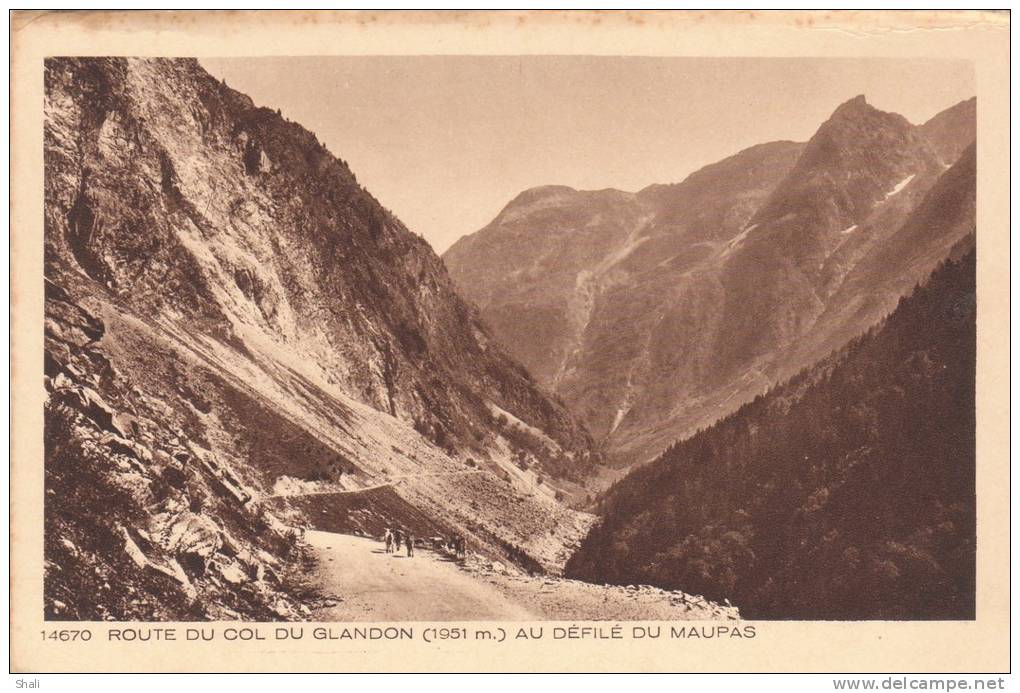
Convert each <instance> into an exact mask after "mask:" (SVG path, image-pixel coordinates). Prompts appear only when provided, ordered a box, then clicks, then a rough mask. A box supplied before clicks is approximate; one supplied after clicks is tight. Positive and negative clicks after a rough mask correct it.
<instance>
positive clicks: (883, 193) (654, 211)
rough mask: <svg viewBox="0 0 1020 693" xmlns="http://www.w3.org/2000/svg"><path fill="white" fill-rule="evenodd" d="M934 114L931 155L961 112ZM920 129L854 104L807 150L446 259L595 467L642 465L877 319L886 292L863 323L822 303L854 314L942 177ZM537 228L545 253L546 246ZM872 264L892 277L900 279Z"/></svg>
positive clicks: (456, 249) (703, 172) (562, 213)
mask: <svg viewBox="0 0 1020 693" xmlns="http://www.w3.org/2000/svg"><path fill="white" fill-rule="evenodd" d="M947 112H953V113H955V114H956V115H955V116H954V117H948V116H945V115H943V117H941V118H940V117H939V116H936V117H935V118H933V119H932V120H931V121H929V122H935V123H942V124H943V125H942V126H940V129H939V133H940V134H939V137H940V138H941V140H942V141H944V142H950V141H953V140H954V138H955V139H959V138H965V137H968V136H969V133H970V132H971V130H970V129H968V128H967V127H965V125H966V123H963V121H964V120H965V118H961V117H959V116H960V114H963V115H966V108H957V107H954V108H952V109H948V111H947ZM944 113H945V112H944ZM961 123H963V124H961ZM921 128H922V126H914V125H912V124H910V123H909V122H908V121H907V120H906V119H905V118H903V117H902V116H900V115H898V114H893V113H887V112H883V111H880V110H878V109H876V108H874V107H872V106H871V105H870V104H868V103H867V100H866V99H865V98H864V97H863V96H859V97H855V98H853V99H850V100H848V101H846V102H844V103H843V104H841V105H840V106H839V107H838V108H837V109H835V111H834V112H833V114H832V115H831V116H830V117H829V118H828V119H827V120H826V121H825V123H823V124H822V125H821V126H820V127H819V129H818V131H817V132H816V134H815V136H813V137H812V138H811V140H809V142H808V143H805V144H798V143H792V142H782V141H778V142H771V143H765V144H761V145H757V146H755V147H750V148H748V149H745V150H743V151H741V152H739V153H737V154H736V155H734V156H732V157H728V158H727V159H724V160H722V161H720V162H717V163H715V164H710V165H708V166H706V167H703V168H702V169H700V170H699V171H696V172H694V173H692V174H690V175H689V176H687V178H685V179H684V180H683V181H682V182H680V183H675V184H665V185H652V186H648V187H646V188H645V189H643V190H642V191H639V192H638V193H636V194H635V197H634V198H632V201H628V202H625V203H620V204H616V205H615V207H614V214H613V216H612V217H608V221H607V217H606V216H605V214H604V213H602V212H604V210H603V209H602V208H600V209H599V212H598V213H597V212H595V211H593V210H592V209H585V208H583V204H584V203H583V201H579V199H574V200H573V201H571V202H570V203H565V204H563V205H561V206H560V207H555V206H548V205H547V206H545V207H544V208H543V209H542V210H541V212H540V213H537V214H536V215H534V216H533V217H529V216H528V215H519V216H518V217H516V218H514V219H513V220H512V222H510V223H506V222H505V221H504V220H502V219H500V218H499V217H497V218H496V219H494V220H493V222H492V223H490V224H489V225H488V226H486V227H485V228H483V229H482V230H481V231H479V232H477V233H475V234H471V235H469V236H466V237H464V238H462V239H461V240H460V241H458V242H457V243H456V244H454V246H452V247H451V248H450V250H448V251H447V252H446V253H444V255H443V259H444V262H445V263H446V264H447V266H448V267H449V268H450V272H451V276H452V277H453V279H454V281H455V283H456V285H457V286H458V289H459V290H460V291H461V293H462V294H463V295H465V296H466V297H467V298H468V299H470V300H472V301H474V302H476V304H477V305H478V307H479V309H480V311H481V314H482V317H483V319H484V320H485V321H486V322H487V323H488V324H489V325H490V327H491V328H492V329H493V331H494V334H495V335H496V336H497V337H498V338H499V339H500V340H501V341H503V343H504V344H506V345H507V347H508V349H509V350H510V351H511V353H513V354H514V355H515V356H516V357H517V358H518V359H520V360H521V361H522V362H523V363H524V364H525V365H526V366H527V367H528V368H529V370H531V371H532V372H533V373H534V374H535V375H536V376H537V377H538V379H539V380H540V381H541V382H543V383H545V384H546V385H547V386H549V387H551V388H553V389H554V390H555V391H556V392H557V393H558V394H559V395H560V396H561V397H562V398H563V399H564V401H565V402H566V403H567V405H568V407H569V408H570V409H571V410H572V411H573V412H574V413H575V415H577V416H578V417H579V418H580V419H581V420H582V421H583V422H584V423H585V424H586V426H587V428H588V429H589V430H590V431H591V432H592V434H593V435H594V436H595V438H596V440H597V441H599V442H600V444H602V445H603V446H604V447H605V450H606V452H607V453H608V454H610V455H611V456H615V457H616V458H617V459H618V461H619V463H620V464H623V465H627V464H630V463H633V462H639V461H643V460H647V459H649V458H650V457H653V456H654V455H655V454H656V453H657V452H658V451H661V449H663V448H664V447H665V446H666V445H668V444H669V443H670V442H671V441H672V440H675V439H677V438H679V437H682V436H683V435H685V434H688V433H690V432H692V431H693V430H695V429H696V428H698V427H700V426H704V425H707V424H708V423H710V422H711V421H713V420H715V419H716V418H718V417H719V416H720V415H722V414H724V413H725V412H726V411H728V410H729V408H731V407H734V406H736V405H738V404H739V403H740V402H742V401H746V400H748V399H750V398H752V397H753V396H754V395H755V394H758V393H760V392H762V391H763V390H764V389H765V388H767V387H768V386H769V385H770V384H774V383H776V382H778V381H779V380H781V379H782V377H784V376H788V375H789V374H790V372H791V370H792V371H794V372H795V371H796V370H797V368H799V367H803V366H805V365H807V364H809V363H811V362H812V361H813V360H814V359H816V358H819V357H820V356H821V355H822V354H824V353H826V352H827V351H828V350H830V349H832V348H835V347H836V346H838V344H835V343H833V340H835V339H838V338H844V337H845V338H846V339H849V338H850V336H852V334H855V333H856V332H859V331H860V330H861V329H864V328H866V327H867V326H868V325H870V324H871V322H873V321H874V320H877V319H878V318H879V317H880V316H881V314H882V313H883V311H887V310H888V309H889V308H890V307H891V306H890V301H892V302H895V299H896V298H897V297H898V295H899V294H897V295H896V296H891V295H889V294H888V293H882V294H881V297H880V300H879V303H881V305H880V306H873V307H872V308H869V309H868V310H867V311H865V312H862V313H860V314H847V313H845V312H841V311H839V310H835V308H836V307H835V306H830V305H828V303H829V302H831V301H840V302H845V303H846V304H847V305H849V304H851V303H856V302H858V300H859V298H858V296H856V295H855V296H845V295H844V294H846V288H845V287H844V288H843V289H841V287H843V284H844V282H847V281H851V279H852V277H853V276H855V275H854V274H853V269H854V267H855V266H856V264H857V263H858V262H861V261H862V258H865V257H873V256H874V249H875V248H877V247H880V246H881V245H882V244H883V243H884V242H886V241H887V240H888V239H890V238H893V237H895V235H896V233H897V232H898V230H899V228H900V227H901V225H902V224H903V223H904V221H905V220H906V219H907V217H908V216H909V215H910V213H911V211H912V210H913V208H914V207H915V206H916V205H917V204H919V203H920V202H921V200H922V198H923V196H924V195H925V193H926V192H927V191H928V190H929V189H931V188H932V187H933V186H934V185H935V183H936V181H937V180H938V179H939V178H940V176H941V175H942V174H943V172H944V171H946V170H947V168H948V167H946V166H945V165H944V164H943V163H942V161H941V157H940V154H939V153H938V151H937V150H936V146H935V145H934V144H932V143H931V142H929V141H928V140H927V138H926V135H925V134H924V131H923V130H922V129H921ZM968 143H969V142H968ZM940 146H942V145H940ZM965 146H966V145H965V144H964V145H963V146H962V147H960V151H961V152H963V150H964V147H965ZM942 150H943V151H945V146H942ZM592 204H593V205H594V204H602V205H607V204H609V202H607V201H605V200H598V201H597V202H592ZM600 213H602V214H601V216H600ZM550 224H556V235H555V237H556V239H557V242H558V246H552V245H551V244H550V243H549V242H548V241H547V240H543V237H544V236H546V235H547V234H548V229H549V227H550ZM599 224H601V225H602V226H603V227H605V228H603V229H601V232H600V233H593V231H592V229H593V228H595V229H598V228H599ZM968 230H969V229H964V228H962V227H961V228H959V229H957V230H956V231H954V232H953V233H956V234H957V236H959V235H961V234H963V233H966V232H967V231H968ZM511 239H512V240H511ZM921 240H922V241H923V242H925V243H927V242H928V241H927V240H923V237H921ZM955 240H956V239H951V240H948V239H947V240H945V241H944V240H943V239H941V238H940V239H936V240H932V241H931V249H930V252H925V251H922V252H921V253H920V255H921V256H924V257H925V262H926V263H929V264H927V265H926V266H923V267H921V266H911V267H910V269H909V272H907V273H906V275H905V276H909V277H910V278H912V279H917V278H919V277H920V276H924V275H925V273H926V272H927V271H930V270H931V268H932V267H933V266H934V264H935V263H937V262H938V261H939V260H940V259H942V257H943V256H941V255H938V252H941V251H942V250H946V249H947V248H948V246H949V245H951V244H952V242H953V241H955ZM947 244H948V245H947ZM582 245H583V246H585V248H586V249H587V250H586V256H585V254H582V253H580V252H579V251H577V250H576V248H575V246H582ZM567 246H570V247H567ZM911 257H912V258H914V259H912V260H910V263H916V262H917V261H918V260H917V259H916V257H917V256H916V255H911ZM886 261H887V265H886V267H885V268H884V270H883V271H884V272H885V273H886V274H887V275H888V276H889V277H895V276H897V275H898V274H900V273H901V270H903V269H905V267H898V266H897V264H896V263H897V262H898V261H897V260H896V259H895V258H892V259H889V258H888V257H887V258H886ZM873 270H874V266H873ZM881 281H882V283H883V285H884V284H887V283H888V282H886V281H885V280H884V279H882V280H881ZM893 284H895V285H896V286H897V287H899V290H901V291H902V290H904V287H903V282H899V283H897V282H892V284H889V286H892V285H893ZM906 288H909V286H907V287H906ZM862 290H864V289H858V291H862ZM841 291H842V293H841ZM883 291H885V290H883ZM833 314H838V315H840V316H841V318H840V319H841V320H844V321H847V322H848V324H847V325H831V324H830V325H827V326H826V327H825V330H828V331H827V332H824V333H823V332H819V334H818V335H817V341H818V342H819V344H818V345H814V344H808V345H807V346H806V347H804V348H802V346H801V344H800V343H801V342H804V341H805V335H806V336H807V341H808V342H812V341H814V340H815V338H814V337H812V336H811V335H812V334H814V333H813V332H812V326H813V325H814V324H815V323H816V322H817V321H818V320H821V319H822V316H823V315H833ZM826 320H828V318H826ZM832 335H838V337H837V336H832ZM808 352H810V356H808V355H806V354H807V353H808ZM784 355H785V356H792V357H793V358H794V360H795V361H796V363H790V364H788V365H784V364H783V363H782V359H783V358H784Z"/></svg>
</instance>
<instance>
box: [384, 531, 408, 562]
mask: <svg viewBox="0 0 1020 693" xmlns="http://www.w3.org/2000/svg"><path fill="white" fill-rule="evenodd" d="M383 541H384V542H385V543H386V553H396V552H398V551H400V544H401V543H403V544H404V545H405V546H406V547H407V557H408V558H414V535H413V534H411V533H410V532H408V531H405V530H402V529H390V528H389V527H387V528H386V534H385V535H383Z"/></svg>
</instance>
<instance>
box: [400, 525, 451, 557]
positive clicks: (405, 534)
mask: <svg viewBox="0 0 1020 693" xmlns="http://www.w3.org/2000/svg"><path fill="white" fill-rule="evenodd" d="M414 542H415V539H414V535H413V534H411V532H409V531H407V530H405V529H399V528H397V529H392V528H390V527H387V528H386V531H385V532H384V533H383V543H384V544H385V545H386V553H398V552H399V551H400V547H401V545H403V546H404V547H405V548H406V549H407V557H408V558H413V557H414ZM423 545H424V544H423ZM432 548H433V549H435V550H436V551H446V552H448V553H452V554H453V555H454V556H456V557H457V558H464V557H465V556H466V555H467V542H465V541H464V537H462V536H461V535H459V534H455V535H453V536H451V537H433V538H432Z"/></svg>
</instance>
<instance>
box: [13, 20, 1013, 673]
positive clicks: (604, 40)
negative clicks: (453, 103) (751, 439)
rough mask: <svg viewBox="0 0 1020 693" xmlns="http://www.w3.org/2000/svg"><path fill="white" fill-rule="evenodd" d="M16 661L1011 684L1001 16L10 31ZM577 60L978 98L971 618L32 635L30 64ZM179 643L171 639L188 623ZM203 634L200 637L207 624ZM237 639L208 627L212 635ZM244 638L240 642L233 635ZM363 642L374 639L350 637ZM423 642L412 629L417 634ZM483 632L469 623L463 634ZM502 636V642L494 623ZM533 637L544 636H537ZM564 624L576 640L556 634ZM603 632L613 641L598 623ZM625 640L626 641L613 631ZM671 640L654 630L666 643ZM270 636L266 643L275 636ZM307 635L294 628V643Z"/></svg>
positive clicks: (36, 252)
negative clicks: (921, 87) (126, 639)
mask: <svg viewBox="0 0 1020 693" xmlns="http://www.w3.org/2000/svg"><path fill="white" fill-rule="evenodd" d="M11 27H12V28H11V31H12V36H11V57H12V66H11V109H12V110H11V116H12V124H11V137H12V154H11V179H12V182H11V215H12V216H11V220H12V233H11V269H12V279H11V315H12V334H11V366H12V371H13V383H12V395H13V403H12V407H11V411H12V436H11V465H12V477H11V544H12V548H11V566H12V574H11V642H12V650H11V654H12V660H11V666H12V667H13V670H14V671H19V672H30V671H153V670H160V671H221V670H238V671H333V670H340V671H373V670H375V671H378V670H383V671H391V672H392V671H564V670H568V671H782V672H794V671H841V672H854V671H910V672H920V671H924V672H976V671H998V672H1001V671H1006V670H1008V668H1009V605H1010V592H1009V575H1010V566H1009V484H1008V478H1009V437H1008V436H1009V429H1008V426H1009V405H1008V402H1009V400H1008V396H1009V394H1008V392H1009V391H1008V387H1009V385H1008V383H1009V378H1008V374H1009V352H1008V346H1009V333H1008V327H1009V292H1008V283H1009V252H1008V245H1009V197H1008V195H1009V147H1008V143H1009V15H1008V13H1005V12H1001V13H989V12H983V13H977V12H974V13H961V12H885V13H876V12H867V13H857V12H815V13H807V12H714V13H705V12H634V13H625V12H566V13H560V12H494V13H490V12H443V13H434V12H391V13H383V14H379V13H326V12H294V13H290V12H215V13H206V12H183V11H182V12H163V13H156V12H134V13H101V12H81V13H76V14H68V13H37V12H31V13H29V12H22V13H16V14H15V15H14V17H13V19H12V24H11ZM344 54H348V55H380V54H403V55H422V54H448V55H456V54H462V55H463V54H474V55H484V54H491V55H522V54H560V55H564V54H590V55H646V56H741V57H747V56H762V57H765V56H775V57H780V56H781V57H813V56H840V57H865V56H881V57H885V58H896V57H940V58H956V59H967V60H970V61H972V62H973V64H974V68H975V71H976V76H977V94H978V103H979V106H978V131H979V133H980V135H979V137H978V209H977V220H978V221H977V227H978V237H979V240H978V243H977V245H978V248H979V250H978V375H977V403H978V404H977V414H978V430H977V494H978V554H977V577H978V594H977V619H976V620H975V621H973V622H951V623H949V622H947V623H940V622H895V623H893V622H856V623H839V622H756V623H755V624H754V625H755V627H756V630H757V637H755V638H754V639H751V640H746V639H732V640H731V639H721V640H720V639H710V640H690V639H682V640H670V639H666V638H663V639H659V640H631V639H629V638H628V639H624V640H619V641H595V640H573V641H570V640H553V639H551V638H549V637H548V636H547V637H546V638H545V639H543V640H541V641H538V642H525V641H517V642H514V641H512V640H508V641H506V642H504V643H501V644H494V643H490V642H481V643H478V642H463V641H461V642H447V643H443V644H433V645H428V644H425V643H424V642H422V641H421V640H420V639H419V638H417V637H416V639H415V641H413V642H400V641H375V642H365V641H355V642H351V641H346V643H344V644H337V641H333V642H329V641H319V642H316V641H313V640H310V639H308V638H307V637H306V638H305V639H304V640H302V641H301V642H300V643H287V642H274V641H273V640H272V639H270V640H268V641H265V642H223V641H222V640H221V641H218V642H216V643H193V642H192V643H189V642H185V641H183V639H181V640H178V641H176V642H165V643H159V642H149V643H137V642H136V643H119V644H118V643H109V642H106V641H105V639H106V630H105V628H106V626H107V625H109V624H98V623H97V624H74V625H73V626H72V627H89V626H91V627H92V631H93V639H92V641H91V642H88V643H61V642H54V641H52V640H45V639H43V638H42V636H41V631H42V630H43V629H44V628H52V627H53V626H54V625H59V624H54V623H53V622H49V623H45V622H44V621H43V620H42V616H43V610H42V575H43V568H42V554H43V542H42V538H43V537H42V528H43V468H42V459H43V456H42V420H43V419H42V412H43V400H44V397H45V391H44V388H43V381H42V378H41V374H42V372H43V365H42V359H43V348H42V337H43V326H42V322H43V291H42V288H43V282H42V271H43V258H42V248H43V243H42V239H43V223H42V221H43V220H42V209H43V181H42V176H43V160H42V159H43V149H42V132H43V114H42V108H43V82H42V75H43V59H44V58H45V57H46V56H70V55H75V56H86V55H125V56H130V55H144V56H199V57H201V56H247V55H344ZM153 625H158V626H163V627H173V626H176V627H177V628H178V630H179V631H183V628H185V627H187V626H189V625H191V626H195V625H199V624H153ZM204 625H206V626H207V627H208V626H209V624H204ZM229 625H236V624H218V629H219V630H221V631H222V629H223V628H224V627H226V626H229ZM247 625H250V624H247ZM363 625H368V624H363ZM427 625H428V624H417V623H416V624H413V626H414V627H415V630H416V635H417V632H418V631H420V630H421V629H422V628H424V627H426V626H427ZM473 625H476V626H481V625H482V624H473ZM499 625H502V626H503V627H504V628H506V629H508V630H509V629H511V628H514V626H515V625H516V624H508V623H503V624H499ZM543 625H545V626H546V629H547V631H548V630H549V628H551V627H552V626H553V625H556V624H554V623H551V622H545V623H544V624H543ZM561 625H571V624H561ZM605 625H612V624H608V623H607V624H605ZM623 625H624V630H625V631H626V632H627V633H629V632H630V628H631V627H632V626H633V625H640V624H633V623H625V624H623ZM660 625H665V624H660ZM272 628H273V626H272V625H269V624H266V625H264V627H263V630H264V631H266V632H271V631H272ZM307 630H308V628H306V631H307Z"/></svg>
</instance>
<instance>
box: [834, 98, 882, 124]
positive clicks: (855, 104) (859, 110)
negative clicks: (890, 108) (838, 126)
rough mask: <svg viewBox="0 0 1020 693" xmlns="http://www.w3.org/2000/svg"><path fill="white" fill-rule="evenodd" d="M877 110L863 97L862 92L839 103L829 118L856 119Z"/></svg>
mask: <svg viewBox="0 0 1020 693" xmlns="http://www.w3.org/2000/svg"><path fill="white" fill-rule="evenodd" d="M877 112H879V111H878V109H876V108H875V107H874V106H872V105H871V104H869V103H868V100H867V99H866V98H864V94H858V95H857V96H855V97H854V98H852V99H850V100H849V101H844V102H843V103H841V104H840V105H839V106H838V107H837V108H836V110H835V111H833V112H832V116H831V117H830V118H829V120H830V121H832V120H841V119H856V118H860V117H862V116H865V115H869V114H871V113H877Z"/></svg>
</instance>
